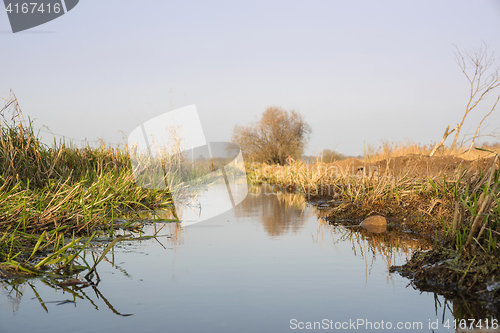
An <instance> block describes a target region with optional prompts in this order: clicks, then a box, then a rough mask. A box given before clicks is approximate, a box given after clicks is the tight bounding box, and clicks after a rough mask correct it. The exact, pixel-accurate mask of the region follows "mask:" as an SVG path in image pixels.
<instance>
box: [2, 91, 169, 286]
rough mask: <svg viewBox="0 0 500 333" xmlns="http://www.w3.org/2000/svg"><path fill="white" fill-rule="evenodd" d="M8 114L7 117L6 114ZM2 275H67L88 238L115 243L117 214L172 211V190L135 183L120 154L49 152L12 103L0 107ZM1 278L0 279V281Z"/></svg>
mask: <svg viewBox="0 0 500 333" xmlns="http://www.w3.org/2000/svg"><path fill="white" fill-rule="evenodd" d="M7 114H12V117H10V116H9V117H7ZM0 116H1V119H0V120H1V123H0V130H1V132H0V170H1V174H0V270H3V272H4V273H3V275H7V274H23V275H39V274H42V273H44V272H46V271H47V270H49V271H51V272H52V273H54V274H56V275H58V276H62V275H66V276H71V275H72V274H73V273H75V272H78V271H81V269H88V270H90V269H91V267H90V266H91V265H90V264H88V263H86V264H85V266H84V267H82V262H77V258H78V256H79V254H80V253H81V252H82V251H83V250H84V249H85V248H86V247H87V246H88V245H89V243H90V242H91V240H92V239H93V238H94V237H108V238H109V239H110V241H111V240H113V239H114V238H115V237H114V233H115V231H116V230H117V229H118V228H127V225H123V224H121V225H118V224H117V223H115V220H116V218H117V217H119V216H120V214H122V213H124V212H127V211H131V210H144V209H146V210H150V209H164V210H172V207H173V206H172V204H171V200H170V196H169V194H170V193H167V192H166V191H164V190H147V189H143V188H141V187H138V186H137V185H136V184H135V180H134V175H133V172H132V169H131V167H130V161H129V157H128V154H127V151H126V149H117V148H113V147H109V146H106V145H105V144H104V143H101V145H99V146H97V147H91V146H90V145H87V146H84V147H82V148H77V147H74V146H71V145H69V146H67V145H66V144H65V143H64V142H61V143H59V144H54V145H53V146H52V147H48V146H46V145H44V144H42V143H41V142H40V140H39V139H38V137H37V136H36V134H35V133H34V130H33V128H32V126H31V122H30V121H29V120H28V121H26V120H25V119H24V117H23V115H22V112H21V110H20V108H19V105H18V104H17V100H16V99H12V100H10V101H9V102H8V103H7V104H6V105H5V107H4V108H3V109H1V110H0ZM0 273H1V272H0ZM1 275H2V274H0V276H1Z"/></svg>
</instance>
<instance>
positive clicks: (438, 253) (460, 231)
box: [249, 152, 500, 306]
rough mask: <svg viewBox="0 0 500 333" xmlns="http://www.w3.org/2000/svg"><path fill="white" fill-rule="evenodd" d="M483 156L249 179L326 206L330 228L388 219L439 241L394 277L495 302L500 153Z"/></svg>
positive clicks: (257, 168) (299, 166) (256, 173)
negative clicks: (371, 219)
mask: <svg viewBox="0 0 500 333" xmlns="http://www.w3.org/2000/svg"><path fill="white" fill-rule="evenodd" d="M483 153H484V155H485V156H484V157H481V158H478V159H475V160H465V159H461V158H459V157H456V156H439V157H428V156H420V155H406V156H397V157H389V158H386V159H383V160H378V161H373V162H367V161H362V160H358V159H348V160H344V161H339V162H336V163H330V164H325V163H317V164H313V165H310V164H309V165H306V164H303V163H302V162H300V161H292V163H291V164H289V165H285V166H267V165H257V164H253V165H251V166H249V169H250V177H249V178H250V180H251V181H252V182H254V183H268V184H271V185H272V186H274V188H275V190H276V191H287V192H298V193H300V194H301V195H303V196H305V197H306V198H307V199H308V200H309V201H310V202H315V203H316V204H319V205H320V207H321V208H322V218H324V219H326V220H327V221H329V222H330V223H334V224H337V223H346V221H347V222H348V223H353V222H355V223H359V222H361V221H362V220H363V219H364V218H366V217H368V216H372V215H382V216H385V217H386V218H388V220H389V221H390V222H391V223H392V224H394V225H398V226H399V227H400V228H402V229H403V230H406V231H408V232H413V233H418V234H422V235H427V236H429V237H432V239H433V240H434V244H435V246H434V248H433V249H432V250H430V251H426V252H420V251H417V252H415V254H414V255H413V258H412V259H411V260H410V261H409V262H408V263H407V264H406V265H404V266H401V267H394V268H393V271H395V272H400V273H401V274H403V275H404V276H406V277H408V278H410V279H411V280H412V283H413V284H414V286H416V287H417V288H419V289H421V290H432V291H434V292H438V293H441V294H443V295H447V296H453V295H454V296H456V297H464V295H469V296H470V297H475V298H477V299H481V300H486V301H488V300H489V301H491V300H493V299H495V297H496V295H497V291H498V290H500V277H498V276H499V275H500V269H499V268H500V262H498V259H497V258H499V257H500V223H499V222H500V207H499V206H500V205H499V185H500V180H499V161H498V155H495V153H494V152H483ZM487 153H489V155H487ZM438 244H439V246H437V245H438ZM495 304H496V303H495ZM495 306H496V305H495Z"/></svg>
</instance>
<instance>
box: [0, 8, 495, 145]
mask: <svg viewBox="0 0 500 333" xmlns="http://www.w3.org/2000/svg"><path fill="white" fill-rule="evenodd" d="M0 32H1V33H0V66H1V69H0V93H1V94H8V92H9V90H10V89H12V90H13V91H14V92H15V93H16V95H17V97H18V99H19V102H20V104H21V107H22V109H23V112H24V114H25V116H29V117H31V118H32V119H35V127H36V128H42V126H43V125H45V126H47V127H49V128H50V130H51V131H53V132H54V133H57V134H63V135H66V136H68V137H71V138H76V139H84V138H88V139H89V140H95V139H97V138H103V139H105V140H106V141H108V142H110V143H118V142H120V141H121V140H122V138H123V135H124V134H123V133H125V135H128V134H129V133H130V132H131V131H132V130H133V129H134V128H135V127H136V126H138V124H139V120H140V121H143V122H145V121H147V120H148V119H151V118H152V117H154V116H157V115H159V114H161V113H163V112H166V111H169V110H171V109H175V108H179V107H182V106H185V105H189V104H196V106H197V109H198V112H199V114H200V118H201V121H202V123H203V127H204V130H205V134H206V137H207V139H208V140H210V141H227V140H229V138H230V136H231V131H232V128H233V127H234V125H236V124H240V125H242V124H247V123H249V122H251V121H255V120H256V119H257V118H258V117H259V116H260V114H261V113H262V112H263V111H264V110H265V108H266V107H267V106H271V105H278V106H282V107H284V108H286V109H295V110H297V111H299V112H300V113H302V114H303V115H304V117H305V119H306V121H307V122H308V123H309V124H310V125H311V127H312V129H313V135H312V138H311V140H310V143H309V146H308V149H307V153H313V152H316V153H317V152H319V151H320V149H321V148H330V149H332V148H334V147H336V148H337V150H339V151H340V152H342V153H345V154H357V153H362V152H363V141H366V143H369V144H372V145H374V146H377V145H380V143H381V141H382V140H391V141H400V140H407V139H408V140H413V141H417V142H421V143H430V142H432V141H439V140H440V139H441V137H442V135H443V132H444V130H445V128H446V126H447V125H452V127H453V126H455V125H456V124H457V123H458V122H459V121H460V120H461V117H462V116H463V112H464V110H465V105H466V103H467V99H468V93H469V91H468V88H469V86H468V82H467V80H466V78H465V76H464V75H463V74H462V73H461V71H460V68H459V67H458V66H457V64H456V63H455V62H454V50H455V48H454V45H456V46H457V47H458V48H459V49H461V50H470V49H472V48H474V47H478V46H480V44H481V41H484V42H486V43H487V44H488V45H489V48H490V50H491V51H497V53H498V54H497V56H500V1H498V0H492V1H486V0H470V1H460V0H449V1H444V0H443V1H436V0H432V1H422V0H419V1H414V0H413V1H402V0H397V1H380V0H377V1H373V0H369V1H335V0H329V1H290V0H288V1H255V0H254V1H186V0H184V1H152V0H151V1H129V0H119V1H118V0H105V1H102V0H101V1H93V0H81V1H80V3H79V4H78V5H77V6H76V7H75V8H74V9H73V10H72V11H70V12H69V13H67V14H65V15H64V16H62V17H60V18H58V19H56V20H54V21H52V22H49V23H46V24H44V25H41V26H39V27H35V28H33V29H31V30H28V31H27V32H24V33H17V34H12V33H11V32H10V26H9V23H8V19H7V14H6V12H5V11H4V10H3V9H2V10H0ZM492 101H493V98H490V99H489V100H488V101H486V103H485V106H489V105H491V102H492ZM485 110H486V109H485V108H483V109H481V110H477V114H476V115H475V116H471V118H470V119H469V121H468V122H466V124H465V126H464V130H469V131H472V130H473V129H475V127H476V126H477V124H478V123H479V121H480V119H481V118H482V116H483V114H484V111H485ZM488 123H489V126H488V127H487V129H486V132H488V131H491V130H493V129H494V128H496V127H500V125H499V124H500V108H499V109H498V110H497V112H496V113H495V114H494V115H493V116H491V118H490V120H489V122H488ZM43 136H44V139H45V140H47V138H50V135H47V134H43ZM489 140H490V141H492V140H491V139H489Z"/></svg>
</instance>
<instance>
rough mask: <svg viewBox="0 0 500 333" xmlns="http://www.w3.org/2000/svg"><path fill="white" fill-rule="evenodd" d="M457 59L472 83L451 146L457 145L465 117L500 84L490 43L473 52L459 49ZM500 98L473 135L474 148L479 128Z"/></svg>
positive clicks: (498, 70) (499, 71) (498, 72)
mask: <svg viewBox="0 0 500 333" xmlns="http://www.w3.org/2000/svg"><path fill="white" fill-rule="evenodd" d="M455 61H456V62H457V64H458V65H459V66H460V69H461V70H462V72H463V73H464V74H465V76H466V77H467V80H468V81H469V84H470V96H469V101H468V103H467V106H466V108H465V114H464V116H463V118H462V121H461V122H460V123H459V124H458V125H457V127H456V133H455V138H454V139H453V143H452V144H451V148H453V147H455V145H456V143H457V140H458V136H459V134H460V130H461V129H462V125H463V124H464V121H465V118H467V116H468V115H469V113H470V112H471V111H472V110H474V109H475V108H476V106H477V105H478V104H479V103H480V102H481V101H483V100H484V99H486V97H487V96H488V95H489V94H491V93H492V92H493V90H495V89H496V88H497V87H499V86H500V66H499V65H497V64H496V63H495V57H494V53H492V54H491V55H490V54H488V45H486V43H484V42H483V44H482V45H481V46H480V47H479V48H478V49H474V50H472V51H471V52H463V53H462V52H460V50H458V48H457V51H456V52H455ZM499 100H500V95H499V96H498V97H497V98H496V102H495V103H494V105H493V107H492V108H491V109H490V111H489V113H487V114H486V115H485V116H484V117H483V119H482V121H481V123H480V124H479V126H478V127H477V129H476V132H475V134H474V136H473V137H472V143H471V146H470V147H469V151H470V149H472V147H473V146H474V142H475V140H476V138H477V135H478V133H479V129H480V127H481V125H482V124H483V122H484V120H485V119H486V118H487V117H488V116H489V115H491V113H492V112H493V110H494V109H495V107H496V106H497V103H498V101H499Z"/></svg>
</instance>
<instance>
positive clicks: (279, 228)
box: [234, 186, 313, 237]
mask: <svg viewBox="0 0 500 333" xmlns="http://www.w3.org/2000/svg"><path fill="white" fill-rule="evenodd" d="M305 208H306V202H305V200H304V198H303V197H301V196H298V195H293V194H286V193H281V192H276V191H275V190H274V188H273V187H271V186H261V187H251V188H250V192H249V194H248V196H247V198H246V199H245V200H243V202H241V203H240V204H239V205H238V206H236V207H235V209H234V214H235V215H236V217H238V218H242V217H252V218H254V219H258V220H259V221H260V222H261V223H262V225H263V227H264V230H265V231H266V232H267V234H268V235H269V236H271V237H278V236H282V235H285V234H286V233H289V232H291V233H296V232H297V231H299V230H300V229H301V228H302V226H304V224H305V223H306V222H307V220H308V218H309V217H311V216H312V214H313V212H312V211H305Z"/></svg>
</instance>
